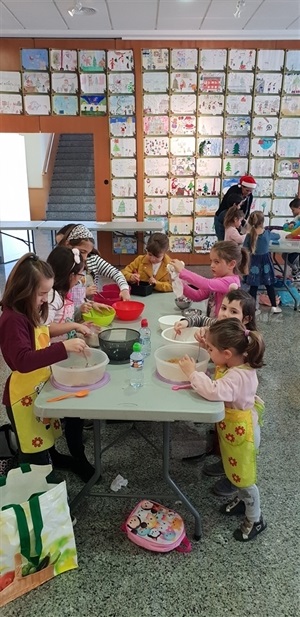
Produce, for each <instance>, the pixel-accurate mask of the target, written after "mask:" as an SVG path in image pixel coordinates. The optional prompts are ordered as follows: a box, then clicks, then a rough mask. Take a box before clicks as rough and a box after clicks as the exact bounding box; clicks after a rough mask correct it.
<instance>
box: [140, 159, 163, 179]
mask: <svg viewBox="0 0 300 617" xmlns="http://www.w3.org/2000/svg"><path fill="white" fill-rule="evenodd" d="M144 171H145V174H146V175H147V176H167V175H168V173H169V157H165V158H163V157H159V158H154V157H151V158H146V159H145V160H144Z"/></svg>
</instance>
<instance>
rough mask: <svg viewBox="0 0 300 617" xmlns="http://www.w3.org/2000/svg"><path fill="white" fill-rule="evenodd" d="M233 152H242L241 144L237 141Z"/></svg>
mask: <svg viewBox="0 0 300 617" xmlns="http://www.w3.org/2000/svg"><path fill="white" fill-rule="evenodd" d="M232 152H233V154H239V153H240V144H239V143H238V142H236V143H235V144H234V146H233V150H232Z"/></svg>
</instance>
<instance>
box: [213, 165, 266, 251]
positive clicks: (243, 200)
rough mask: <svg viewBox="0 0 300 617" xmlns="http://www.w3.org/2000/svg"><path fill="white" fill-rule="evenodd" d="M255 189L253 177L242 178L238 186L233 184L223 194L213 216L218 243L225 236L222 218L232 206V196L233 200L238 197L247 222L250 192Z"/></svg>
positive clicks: (251, 197)
mask: <svg viewBox="0 0 300 617" xmlns="http://www.w3.org/2000/svg"><path fill="white" fill-rule="evenodd" d="M255 188H256V181H255V179H254V178H253V176H242V177H241V179H240V182H239V184H234V185H233V186H231V187H230V189H228V191H227V193H225V195H224V197H223V199H222V201H221V203H220V206H219V209H218V210H217V212H216V214H215V220H214V223H215V231H216V236H217V238H218V240H219V241H220V240H224V236H225V229H224V218H225V214H226V212H227V210H228V209H229V208H230V207H231V206H232V205H233V204H232V197H233V194H234V195H235V198H237V197H238V196H239V197H240V202H239V206H240V208H241V210H243V212H244V219H245V220H247V218H248V216H249V214H250V209H251V204H252V201H253V195H252V192H253V191H254V189H255Z"/></svg>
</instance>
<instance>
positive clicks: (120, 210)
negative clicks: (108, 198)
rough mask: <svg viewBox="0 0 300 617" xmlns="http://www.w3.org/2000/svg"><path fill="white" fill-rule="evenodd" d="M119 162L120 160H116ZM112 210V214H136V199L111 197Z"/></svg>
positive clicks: (120, 215) (119, 215)
mask: <svg viewBox="0 0 300 617" xmlns="http://www.w3.org/2000/svg"><path fill="white" fill-rule="evenodd" d="M116 162H120V161H116ZM112 211H113V215H114V216H118V217H123V216H136V211H137V204H136V199H113V201H112Z"/></svg>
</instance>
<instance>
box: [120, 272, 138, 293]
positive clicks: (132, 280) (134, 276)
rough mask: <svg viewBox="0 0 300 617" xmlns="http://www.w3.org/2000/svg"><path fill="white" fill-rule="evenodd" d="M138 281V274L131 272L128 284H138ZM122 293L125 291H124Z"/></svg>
mask: <svg viewBox="0 0 300 617" xmlns="http://www.w3.org/2000/svg"><path fill="white" fill-rule="evenodd" d="M140 280H141V277H140V275H139V273H138V272H133V273H132V274H131V275H130V279H129V282H130V283H139V282H140ZM124 291H125V290H124Z"/></svg>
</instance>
